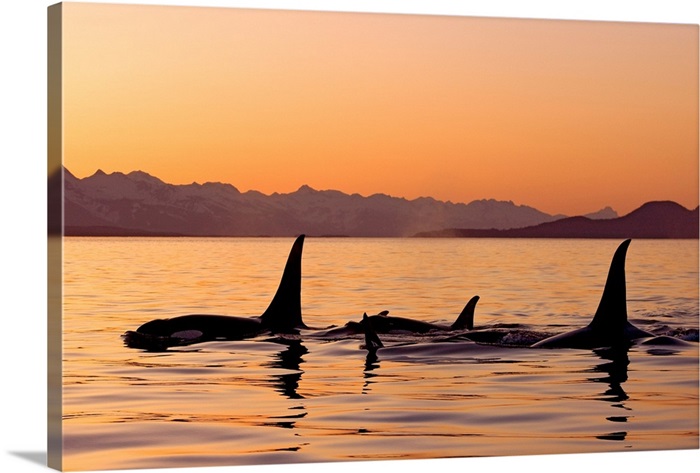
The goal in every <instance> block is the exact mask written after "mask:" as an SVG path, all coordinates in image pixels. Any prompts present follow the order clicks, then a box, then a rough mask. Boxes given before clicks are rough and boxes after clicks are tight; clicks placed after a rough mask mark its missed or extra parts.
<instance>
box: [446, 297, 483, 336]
mask: <svg viewBox="0 0 700 473" xmlns="http://www.w3.org/2000/svg"><path fill="white" fill-rule="evenodd" d="M477 302H479V296H474V297H472V298H471V299H469V302H467V305H465V306H464V309H462V313H461V314H459V317H457V320H455V323H453V324H452V326H451V327H450V330H463V329H465V328H466V329H467V330H472V329H473V328H474V309H475V308H476V303H477Z"/></svg>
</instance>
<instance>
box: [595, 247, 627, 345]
mask: <svg viewBox="0 0 700 473" xmlns="http://www.w3.org/2000/svg"><path fill="white" fill-rule="evenodd" d="M630 242H631V240H625V241H623V242H622V243H620V246H618V248H617V250H616V251H615V254H614V255H613V258H612V261H611V263H610V269H609V270H608V279H607V280H606V281H605V288H604V289H603V295H602V296H601V298H600V303H599V304H598V309H597V310H596V312H595V315H594V316H593V320H591V323H590V324H589V325H588V327H589V328H590V329H592V330H594V331H596V332H603V333H607V334H620V333H621V332H622V331H623V330H624V329H625V326H626V325H627V287H626V283H625V259H626V257H627V248H628V247H629V245H630Z"/></svg>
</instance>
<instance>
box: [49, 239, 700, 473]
mask: <svg viewBox="0 0 700 473" xmlns="http://www.w3.org/2000/svg"><path fill="white" fill-rule="evenodd" d="M292 241H293V239H291V238H287V239H189V238H173V239H169V238H152V239H148V238H104V239H103V238H67V239H66V241H65V251H64V259H65V286H64V292H65V294H64V296H65V304H64V333H65V335H64V354H63V356H64V433H65V437H64V453H65V461H64V468H66V469H69V470H85V469H88V470H95V469H118V468H146V467H176V466H199V465H227V464H260V463H287V462H314V461H342V460H362V459H389V458H390V459H397V458H430V457H464V456H492V455H520V454H531V453H565V452H593V451H638V450H660V449H664V450H665V449H694V448H698V347H697V343H692V345H691V346H689V347H658V346H656V347H655V346H635V347H632V348H631V349H630V350H629V352H628V353H623V354H614V355H613V354H609V353H606V352H600V351H599V352H593V351H587V350H570V349H561V350H547V349H529V348H526V347H518V346H493V345H480V344H476V343H473V342H468V341H458V342H434V341H431V340H430V339H425V338H424V339H421V338H412V339H410V340H409V339H406V338H402V337H398V336H393V337H384V338H383V339H384V342H385V345H386V346H387V348H385V349H381V350H379V351H378V352H377V354H376V356H371V355H368V354H367V352H366V351H364V350H362V349H360V348H359V346H360V344H361V340H360V339H349V340H348V339H346V340H335V341H328V340H319V339H316V338H314V337H313V331H308V332H303V333H302V334H301V336H300V337H298V339H292V338H291V337H290V339H287V340H284V341H280V340H271V339H270V338H269V337H265V336H261V337H259V338H256V339H252V340H246V341H238V342H223V341H222V342H209V343H203V344H199V345H192V346H189V347H182V348H179V349H171V350H169V351H167V352H164V353H147V352H142V351H139V350H134V349H129V348H126V347H124V346H123V343H122V340H121V338H120V336H121V334H122V333H124V332H125V331H126V330H134V329H136V328H137V327H138V326H139V325H140V324H141V323H143V322H145V321H147V320H150V319H153V318H163V317H172V316H177V315H182V314H187V313H211V314H226V315H239V316H257V315H260V313H261V312H262V311H263V310H264V309H265V308H266V307H267V304H268V303H269V300H270V298H271V296H272V294H273V293H274V291H275V289H276V288H277V284H278V282H279V277H280V275H281V272H282V268H283V265H284V262H285V260H286V257H287V254H288V252H289V249H290V247H291V244H292ZM619 243H620V242H619V241H613V240H595V241H588V240H499V239H494V240H492V239H474V240H472V239H444V240H442V239H439V240H432V239H431V240H422V239H401V240H395V239H315V238H307V240H306V242H305V245H304V259H303V282H302V291H303V292H302V309H303V313H304V321H305V323H306V324H307V325H309V326H312V327H316V328H325V327H328V326H331V325H343V324H344V323H345V322H346V321H348V320H359V319H360V317H361V315H362V313H363V312H365V311H366V312H368V313H376V312H379V311H380V310H383V309H388V310H390V312H391V314H392V315H397V316H405V317H412V318H418V319H421V320H425V321H432V322H445V323H451V322H452V321H453V320H454V319H455V318H456V317H457V315H458V314H459V312H460V311H461V309H462V307H463V306H464V304H465V303H466V302H467V300H468V299H469V298H470V297H471V296H473V295H475V294H478V295H480V296H481V300H480V302H479V304H478V306H477V309H476V316H475V325H476V328H488V327H493V326H495V325H496V324H520V325H518V326H517V327H518V328H517V330H515V329H514V333H519V332H523V333H530V332H532V333H537V334H544V333H551V334H553V333H559V332H563V331H565V330H568V329H571V328H577V327H580V326H582V325H585V324H587V323H588V321H589V320H590V317H591V316H592V314H593V312H595V309H596V307H597V304H598V300H599V297H600V294H601V292H602V287H603V284H604V282H605V276H606V274H607V270H608V265H609V263H610V259H611V258H612V254H613V252H614V251H615V249H616V248H617V245H618V244H619ZM627 286H628V312H629V316H630V320H631V321H632V322H633V323H635V324H636V325H637V326H639V327H640V328H643V329H646V330H649V331H652V332H654V333H657V334H671V335H674V336H677V337H682V338H686V339H690V340H693V341H694V342H697V329H698V242H697V241H646V240H635V241H633V242H632V245H631V246H630V249H629V252H628V255H627Z"/></svg>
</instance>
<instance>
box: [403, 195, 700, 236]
mask: <svg viewBox="0 0 700 473" xmlns="http://www.w3.org/2000/svg"><path fill="white" fill-rule="evenodd" d="M416 236H418V237H482V238H483V237H490V238H617V239H621V238H698V208H697V207H696V208H695V210H688V209H686V208H685V207H683V206H681V205H679V204H677V203H675V202H670V201H658V202H648V203H646V204H644V205H642V206H641V207H639V208H638V209H636V210H634V211H632V212H630V213H629V214H627V215H625V216H623V217H618V218H612V219H605V220H592V219H590V218H587V217H569V218H563V219H560V220H556V221H553V222H546V223H542V224H539V225H533V226H529V227H525V228H517V229H507V230H498V229H489V230H479V229H463V228H462V229H460V228H452V229H445V230H438V231H431V232H421V233H418V234H417V235H416Z"/></svg>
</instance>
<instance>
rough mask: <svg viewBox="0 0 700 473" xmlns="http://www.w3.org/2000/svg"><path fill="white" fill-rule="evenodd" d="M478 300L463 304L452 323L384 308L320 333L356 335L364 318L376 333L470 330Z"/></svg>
mask: <svg viewBox="0 0 700 473" xmlns="http://www.w3.org/2000/svg"><path fill="white" fill-rule="evenodd" d="M477 302H479V296H474V297H472V298H471V299H470V300H469V302H467V304H466V305H465V306H464V309H462V312H461V313H460V314H459V316H458V317H457V319H456V320H455V321H454V323H453V324H452V325H440V324H432V323H429V322H423V321H421V320H415V319H409V318H406V317H393V316H390V315H388V314H389V311H388V310H384V311H382V312H379V313H378V314H375V315H369V316H368V315H367V314H366V313H365V314H364V315H363V317H362V321H360V322H354V321H350V322H348V323H346V324H345V325H344V326H343V327H338V328H335V329H331V330H328V331H326V332H323V333H322V334H320V336H321V337H323V338H335V337H344V336H349V335H357V334H363V333H365V323H366V322H365V320H369V322H370V323H371V326H372V327H373V330H374V331H375V332H376V333H385V334H386V333H394V334H403V333H410V334H416V333H420V334H424V333H429V332H452V331H457V330H472V329H473V328H474V310H475V308H476V303H477Z"/></svg>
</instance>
